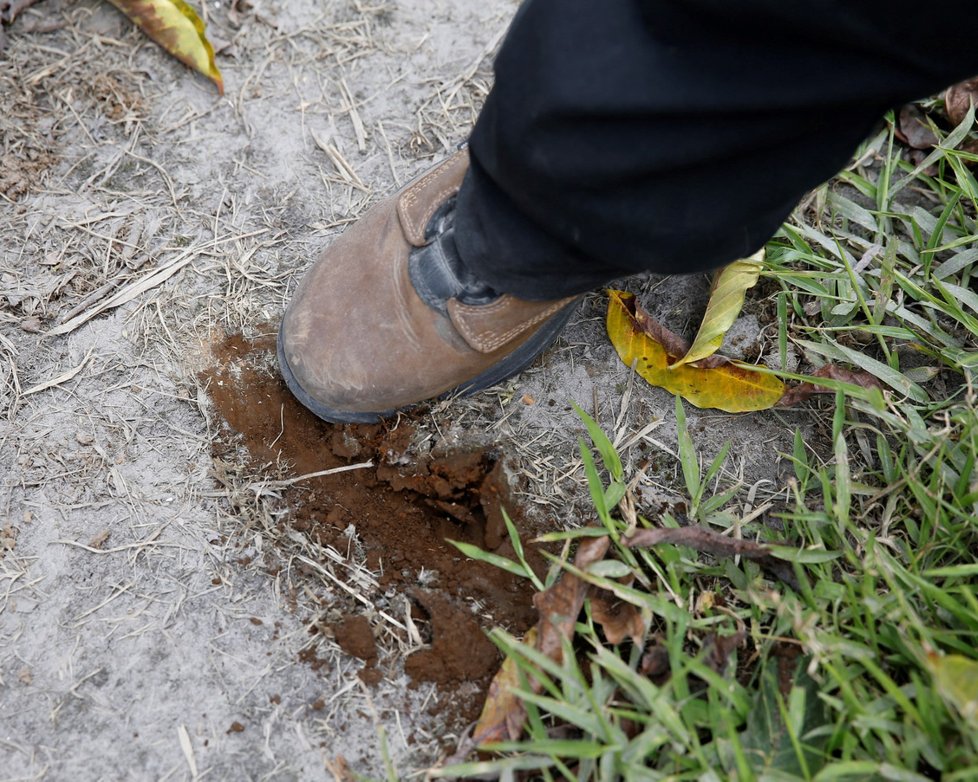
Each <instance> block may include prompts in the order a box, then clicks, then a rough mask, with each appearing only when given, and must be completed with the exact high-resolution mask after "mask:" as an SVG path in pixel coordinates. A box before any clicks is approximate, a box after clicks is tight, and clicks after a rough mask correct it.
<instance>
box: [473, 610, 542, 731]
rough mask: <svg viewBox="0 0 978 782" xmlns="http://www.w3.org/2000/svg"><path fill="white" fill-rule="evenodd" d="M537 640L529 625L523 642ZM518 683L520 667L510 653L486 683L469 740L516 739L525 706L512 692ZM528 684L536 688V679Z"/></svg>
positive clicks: (535, 631)
mask: <svg viewBox="0 0 978 782" xmlns="http://www.w3.org/2000/svg"><path fill="white" fill-rule="evenodd" d="M536 640H537V628H535V627H532V628H530V631H529V632H528V633H527V634H526V635H525V636H524V637H523V643H525V644H527V645H528V646H533V645H534V644H535V643H536ZM519 683H520V678H519V669H518V668H517V666H516V661H515V660H514V659H513V658H512V657H507V658H506V659H505V660H504V661H503V664H502V666H500V668H499V671H498V672H497V673H496V675H495V676H494V677H493V679H492V683H491V684H490V685H489V693H488V694H487V695H486V702H485V704H484V705H483V706H482V713H481V714H480V715H479V721H478V722H477V723H476V726H475V730H474V731H473V732H472V744H473V745H475V746H479V745H482V744H491V743H493V742H497V741H506V740H509V741H515V740H516V739H518V738H519V737H520V734H521V733H522V732H523V725H524V724H525V722H526V710H525V709H524V708H523V703H522V702H521V701H520V700H519V698H517V697H516V695H514V694H513V689H514V688H515V687H518V686H519ZM531 687H532V688H533V689H534V690H535V691H536V690H538V689H539V684H538V683H537V682H535V681H534V682H531Z"/></svg>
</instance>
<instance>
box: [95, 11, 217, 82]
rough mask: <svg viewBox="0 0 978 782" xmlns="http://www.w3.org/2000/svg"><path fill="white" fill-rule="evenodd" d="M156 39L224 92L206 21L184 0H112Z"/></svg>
mask: <svg viewBox="0 0 978 782" xmlns="http://www.w3.org/2000/svg"><path fill="white" fill-rule="evenodd" d="M109 2H110V3H112V5H114V6H115V7H116V8H118V9H119V10H120V11H122V13H124V14H125V15H126V16H128V17H129V19H130V20H132V22H133V23H134V24H135V25H136V26H137V27H139V29H140V30H142V31H143V32H144V33H146V35H148V36H149V37H150V38H151V39H152V40H153V41H155V42H156V43H158V44H159V45H160V46H162V47H163V49H165V50H166V51H167V52H168V53H169V54H171V55H173V56H174V57H176V58H177V59H178V60H180V62H182V63H183V64H184V65H187V66H189V67H191V68H193V69H194V70H196V71H199V72H200V73H202V74H204V76H206V77H207V78H209V79H210V80H211V81H213V82H214V84H216V85H217V91H218V92H219V93H220V94H221V95H223V94H224V79H223V78H222V77H221V72H220V71H219V70H218V69H217V65H215V63H214V49H213V47H212V46H211V44H210V41H208V40H207V36H206V35H205V34H204V23H203V22H202V21H201V20H200V17H199V16H197V12H196V11H194V9H193V8H191V7H190V6H189V5H188V4H187V3H185V2H184V0H109Z"/></svg>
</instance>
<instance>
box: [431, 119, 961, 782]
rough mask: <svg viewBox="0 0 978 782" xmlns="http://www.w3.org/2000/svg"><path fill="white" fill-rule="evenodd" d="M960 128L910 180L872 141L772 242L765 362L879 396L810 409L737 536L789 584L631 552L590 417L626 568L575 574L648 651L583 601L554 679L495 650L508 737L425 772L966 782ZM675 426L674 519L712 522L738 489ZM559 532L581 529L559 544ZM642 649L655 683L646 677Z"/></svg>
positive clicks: (616, 482)
mask: <svg viewBox="0 0 978 782" xmlns="http://www.w3.org/2000/svg"><path fill="white" fill-rule="evenodd" d="M973 119H974V118H973V115H972V116H969V117H968V118H967V119H966V122H965V124H963V125H962V126H961V127H960V128H958V129H955V130H954V131H952V132H951V133H950V134H949V137H948V139H946V140H945V141H944V143H942V145H941V147H940V148H939V149H937V150H935V151H934V153H933V154H932V155H930V157H929V158H928V160H927V161H925V165H922V166H919V167H917V168H914V167H913V166H912V165H910V164H909V163H907V162H906V161H905V160H904V159H902V158H901V150H900V149H899V148H898V145H897V144H895V143H894V139H893V136H892V130H891V129H887V130H884V131H882V132H881V133H880V134H879V135H877V136H876V137H875V138H873V139H871V140H870V141H869V142H867V144H866V147H865V149H864V150H862V152H861V153H860V156H859V157H858V158H857V159H865V158H867V157H870V158H873V157H875V159H876V162H875V163H874V164H873V165H872V167H871V169H870V170H868V171H867V170H864V169H862V168H859V167H855V166H854V167H852V168H850V169H848V170H846V171H844V172H843V173H842V174H841V175H840V176H839V177H838V178H837V179H836V180H834V181H833V182H832V183H830V184H829V185H827V186H825V188H823V190H822V191H821V192H820V193H819V194H818V197H817V198H816V199H815V200H814V202H815V203H816V204H819V205H822V206H821V208H820V210H819V212H818V213H817V214H808V215H807V216H806V217H805V218H802V217H799V216H796V217H795V218H794V219H793V220H792V222H791V223H789V224H786V225H785V226H784V227H783V229H782V230H781V231H780V232H779V234H778V235H777V236H776V237H775V238H774V239H773V240H772V242H771V243H770V244H769V246H768V266H767V271H766V277H767V279H768V280H769V283H770V285H771V286H773V288H774V289H775V292H774V293H773V298H774V302H773V306H776V308H777V312H778V314H779V319H778V321H779V334H778V349H779V353H780V355H781V357H782V362H784V361H785V359H786V358H787V354H788V351H789V349H790V348H791V346H792V345H794V346H795V347H796V348H797V349H799V350H800V351H802V352H803V353H804V355H805V356H806V358H807V360H808V362H809V363H814V364H816V365H817V364H818V363H820V362H824V361H833V362H837V363H840V364H843V365H848V366H855V367H856V368H860V369H865V370H867V371H869V372H870V373H872V374H873V375H875V376H876V377H877V378H878V379H879V380H880V381H881V383H882V384H883V387H884V389H885V393H884V394H879V393H876V392H866V391H864V390H860V389H851V388H850V389H848V392H847V391H846V389H845V388H844V387H842V386H839V387H838V388H839V390H838V391H837V393H836V397H835V404H834V406H833V405H832V404H831V401H830V400H829V401H828V402H826V401H825V400H824V399H823V400H822V401H821V402H819V403H818V404H820V405H821V406H822V408H823V409H824V412H825V416H826V417H827V418H828V417H831V423H832V426H831V442H827V443H824V444H823V445H824V446H825V447H824V448H821V449H820V448H819V447H818V445H817V444H816V445H815V447H812V446H811V444H806V443H804V442H802V440H801V436H800V435H798V434H797V433H796V438H795V447H794V449H793V452H792V453H791V454H788V455H787V457H788V458H789V459H790V460H791V463H792V466H793V473H794V474H793V477H792V479H791V480H790V481H789V485H788V487H787V488H788V490H789V492H788V493H789V496H790V497H791V498H792V499H791V501H790V502H789V503H787V504H785V505H783V506H781V507H780V508H778V509H777V511H776V512H774V513H773V519H766V520H765V519H757V520H754V521H751V522H750V523H748V524H747V525H745V526H744V528H743V530H742V534H743V537H745V538H748V537H749V538H752V539H755V540H759V541H766V540H775V539H776V540H777V541H779V542H784V543H786V544H788V546H787V548H781V549H778V556H779V557H781V558H784V559H787V560H788V561H789V562H791V563H792V566H793V568H794V573H795V578H796V580H797V582H798V584H797V587H798V588H797V589H793V588H790V587H788V586H786V585H785V584H783V583H781V582H779V581H776V580H773V579H772V577H770V576H769V575H767V574H766V573H764V572H762V571H761V570H760V569H759V568H758V567H757V566H756V565H755V564H754V563H752V562H749V561H737V560H734V559H715V558H711V557H708V556H705V555H700V554H697V553H696V552H694V551H692V550H691V549H688V548H685V547H681V546H672V545H661V546H657V547H655V548H654V549H647V550H639V549H629V548H626V547H625V546H624V545H623V544H622V536H623V535H624V534H626V533H627V532H628V530H627V528H626V527H627V525H626V522H625V521H624V520H623V518H622V517H621V515H620V514H619V513H618V512H617V510H616V506H617V505H618V502H619V500H621V498H622V497H623V496H624V494H625V492H626V486H627V481H628V479H629V476H627V475H623V474H622V467H621V462H620V461H619V460H618V457H617V455H616V454H615V453H614V450H613V449H612V448H611V446H610V443H608V441H607V438H606V437H604V435H603V434H602V433H601V432H600V430H599V429H598V428H597V426H596V425H594V422H593V421H590V420H589V419H585V421H586V424H587V428H588V431H589V434H590V436H591V440H592V444H593V445H594V447H595V450H596V452H597V455H598V457H599V460H598V464H596V463H595V460H594V458H593V456H592V452H591V448H590V447H583V448H582V453H583V454H584V456H585V460H584V461H585V469H586V471H587V473H588V479H589V486H590V490H591V496H592V500H593V502H594V504H595V508H596V511H597V514H598V517H599V518H600V519H601V523H602V525H603V527H604V529H605V531H607V532H608V533H609V534H610V536H611V538H612V548H611V551H610V552H609V554H608V557H607V559H609V560H617V562H618V563H623V564H620V565H613V566H612V565H608V564H604V563H599V565H600V566H595V567H593V568H592V572H590V573H588V574H585V575H586V577H587V580H588V581H590V582H591V583H593V584H596V585H599V586H603V587H604V588H606V589H608V590H611V591H613V592H614V593H615V595H616V596H617V597H618V598H619V599H621V600H624V601H626V602H629V603H632V604H633V605H635V606H636V607H637V608H638V609H639V611H640V612H641V613H642V616H643V617H644V618H645V620H646V626H647V627H648V633H647V639H646V644H645V646H644V647H643V648H639V647H636V646H634V645H633V644H632V643H631V642H630V641H625V642H623V643H622V644H620V645H619V646H617V647H612V646H610V645H608V644H607V643H606V642H605V641H604V640H603V638H604V636H603V635H602V631H601V629H600V627H599V626H598V624H596V623H595V622H594V620H593V617H592V614H591V611H590V606H589V604H588V603H585V608H584V611H583V613H582V614H581V616H580V617H579V620H578V622H577V626H576V633H575V637H574V638H573V640H572V641H568V642H567V648H566V649H565V654H564V655H563V661H562V662H559V663H558V662H555V661H554V660H552V659H549V658H547V657H544V656H543V655H541V654H540V653H539V652H537V651H536V650H535V649H533V648H530V647H528V646H526V645H524V644H522V643H520V641H519V640H518V639H516V638H513V637H511V636H509V635H507V634H506V633H504V632H502V631H496V632H494V634H493V637H494V640H495V641H496V642H497V643H498V644H499V646H500V647H501V648H502V649H503V650H504V651H505V653H506V654H507V656H508V657H509V658H510V659H512V660H513V661H514V662H515V663H516V665H517V667H518V670H519V672H520V676H521V677H522V678H521V681H522V685H521V688H520V691H519V692H520V694H521V695H522V697H523V699H524V705H525V708H526V710H527V722H526V729H525V732H524V734H523V737H522V738H521V739H520V740H518V741H515V742H509V743H506V744H500V745H496V746H494V747H493V748H491V752H489V754H488V755H483V756H482V757H483V758H485V759H484V760H480V761H473V762H472V763H469V764H467V765H464V766H456V767H454V768H451V769H442V770H441V771H440V772H438V773H439V774H441V775H445V776H457V777H465V776H474V775H486V774H490V775H493V774H495V775H498V776H499V777H500V778H503V779H515V778H517V776H519V778H532V779H546V780H550V779H553V780H558V779H575V780H578V779H580V780H588V779H595V780H598V779H600V780H613V779H624V780H656V779H697V780H699V779H705V780H723V779H738V780H754V779H758V780H762V779H763V780H796V779H814V780H835V779H858V780H865V779H880V780H926V779H944V780H961V781H962V782H963V781H964V780H973V779H978V559H976V552H978V471H976V469H975V465H976V461H978V395H976V388H975V380H976V377H975V376H976V373H978V293H976V288H978V225H976V220H975V216H976V214H978V182H976V179H975V174H974V173H973V171H972V170H971V169H970V168H969V167H968V164H971V163H975V162H978V159H976V156H975V155H971V154H967V153H965V152H961V151H958V150H956V147H957V146H958V145H959V144H960V143H961V142H962V141H963V140H965V138H967V137H968V133H969V129H970V128H971V127H972V125H973ZM971 137H973V134H972V135H971ZM931 165H933V166H935V167H936V173H926V172H925V169H926V168H928V167H929V166H931ZM677 423H678V425H679V455H680V460H679V461H680V467H681V471H682V475H683V478H684V487H685V489H686V492H687V493H688V500H689V502H688V506H689V509H690V511H689V512H690V517H691V518H693V519H696V520H699V521H703V522H706V523H708V524H714V525H720V526H728V525H729V523H730V520H731V518H732V516H731V513H730V512H729V511H727V510H725V509H726V508H727V507H728V505H729V503H730V502H731V501H732V500H733V499H734V494H735V492H733V491H731V492H728V493H722V492H721V493H718V494H712V493H711V487H713V486H714V483H715V481H714V479H715V477H716V475H717V474H718V473H719V471H720V468H721V466H722V463H723V460H724V458H725V457H726V451H724V452H722V453H721V454H720V455H719V456H718V457H717V458H716V459H715V460H714V461H713V462H712V463H711V464H709V465H706V466H703V465H702V464H701V461H700V458H699V455H698V454H697V452H696V444H695V441H694V439H693V438H692V437H691V436H690V434H689V432H688V430H687V429H686V426H685V420H684V416H683V408H682V405H677ZM599 464H600V465H602V466H601V467H599V466H598V465H599ZM772 521H773V524H772ZM639 523H640V525H652V524H653V523H654V524H655V525H667V526H676V525H677V524H678V523H679V522H678V520H676V519H673V518H671V517H669V516H668V515H667V516H664V517H663V518H661V519H653V520H649V519H643V518H640V519H639ZM775 527H780V531H775V529H774V528H775ZM574 534H594V532H593V531H591V532H590V533H564V534H562V535H555V536H554V537H555V538H564V539H567V538H568V537H571V538H572V537H573V535H574ZM467 553H469V554H470V555H474V556H480V555H479V553H478V552H472V551H470V552H467ZM508 569H510V570H511V571H513V572H519V571H520V569H523V572H526V570H527V568H526V567H525V565H521V564H519V563H514V564H512V565H511V566H508ZM560 570H563V571H568V570H573V567H572V565H570V564H569V557H568V555H567V552H566V551H565V556H564V557H563V558H561V559H559V561H558V562H557V567H556V568H555V569H554V571H553V572H552V573H551V576H550V577H549V578H547V579H546V584H543V583H541V582H539V581H537V583H536V584H533V583H531V581H530V580H528V581H527V588H528V589H539V588H540V587H541V586H546V585H549V584H550V583H552V582H553V580H554V577H555V575H556V573H557V572H558V571H560ZM622 572H631V573H632V574H633V576H634V580H633V582H632V583H631V584H630V585H625V584H623V583H622V582H621V580H620V579H618V578H617V576H619V575H620V574H621V573H622ZM738 633H743V635H744V639H745V640H744V643H743V645H742V646H740V647H739V648H735V649H733V650H732V651H730V653H729V659H727V660H726V663H725V664H723V661H722V659H721V663H720V664H719V665H718V664H716V663H715V662H714V663H713V664H712V665H711V664H710V655H709V652H710V650H711V649H712V648H715V647H716V645H717V644H718V643H721V642H722V640H723V639H728V638H731V637H737V634H738ZM648 654H654V655H657V657H658V660H659V663H660V668H661V667H662V666H663V665H664V664H665V663H666V662H667V663H668V665H667V671H666V672H665V673H663V672H662V671H661V670H660V671H659V672H658V675H650V674H649V672H648V667H649V666H648V660H649V657H648ZM722 657H723V655H721V658H722ZM643 658H644V659H645V663H643ZM534 682H536V683H537V686H536V687H533V686H532V684H533V683H534Z"/></svg>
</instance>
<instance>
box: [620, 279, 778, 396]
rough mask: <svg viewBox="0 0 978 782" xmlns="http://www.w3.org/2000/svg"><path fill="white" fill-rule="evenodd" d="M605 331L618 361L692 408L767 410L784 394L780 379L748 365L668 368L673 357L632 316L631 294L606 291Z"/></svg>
mask: <svg viewBox="0 0 978 782" xmlns="http://www.w3.org/2000/svg"><path fill="white" fill-rule="evenodd" d="M608 295H609V297H610V300H609V302H608V320H607V326H608V336H609V337H610V338H611V344H612V345H614V346H615V350H617V351H618V355H619V356H620V357H621V360H622V361H624V362H625V364H626V365H627V366H630V367H631V366H634V367H635V371H636V372H638V374H639V375H641V376H642V377H643V378H644V379H645V380H647V381H648V382H649V383H651V384H652V385H654V386H658V387H659V388H664V389H665V390H666V391H669V392H671V393H673V394H677V395H679V396H681V397H682V398H683V399H685V400H687V401H688V402H690V403H691V404H693V405H695V406H696V407H709V408H716V409H718V410H726V411H727V412H728V413H743V412H746V411H749V410H767V409H768V408H769V407H771V406H772V405H774V403H775V402H777V401H778V400H779V399H780V398H781V396H782V395H783V394H784V383H782V382H781V381H780V380H778V378H776V377H774V376H773V375H768V374H765V373H762V372H758V371H756V370H755V369H754V368H753V367H751V366H750V365H749V364H741V363H740V362H737V361H728V362H726V363H723V364H721V365H720V366H716V367H710V368H700V367H695V366H689V365H686V366H680V367H676V368H674V369H670V365H673V364H675V363H676V357H674V356H670V355H669V354H668V353H666V350H665V348H664V347H662V345H661V344H660V343H658V342H656V341H655V340H654V339H652V338H651V337H650V336H649V335H648V334H646V333H645V332H644V331H643V330H642V328H641V327H640V326H639V324H638V321H637V320H636V311H637V310H636V307H637V304H636V302H635V296H634V295H633V294H631V293H626V292H625V291H614V290H611V291H608Z"/></svg>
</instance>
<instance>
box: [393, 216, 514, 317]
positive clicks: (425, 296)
mask: <svg viewBox="0 0 978 782" xmlns="http://www.w3.org/2000/svg"><path fill="white" fill-rule="evenodd" d="M425 239H426V240H427V241H428V244H426V245H424V246H423V247H416V248H414V249H413V250H412V251H411V257H410V259H409V262H408V272H409V274H410V277H411V284H412V285H413V286H414V289H415V290H416V291H417V293H418V295H419V296H420V297H421V300H422V301H424V302H425V304H427V305H428V306H429V307H431V308H433V309H435V310H437V311H438V312H440V313H441V314H442V315H445V316H446V317H447V316H448V301H449V299H456V300H457V301H459V302H461V303H463V304H467V305H470V306H478V305H480V304H489V303H490V302H492V301H494V300H496V299H497V298H499V293H497V292H496V291H494V290H493V289H492V288H491V287H490V286H489V285H487V284H486V283H484V282H482V281H481V280H479V279H477V278H476V277H475V275H474V274H472V272H471V271H469V269H468V268H467V267H466V266H465V264H464V263H463V261H462V258H461V256H459V254H458V248H457V246H456V244H455V199H454V198H453V199H451V200H450V201H448V202H447V203H446V204H444V205H443V206H442V207H441V208H439V209H438V211H437V212H435V214H434V215H433V216H432V218H431V220H430V221H429V222H428V226H427V228H426V230H425Z"/></svg>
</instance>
